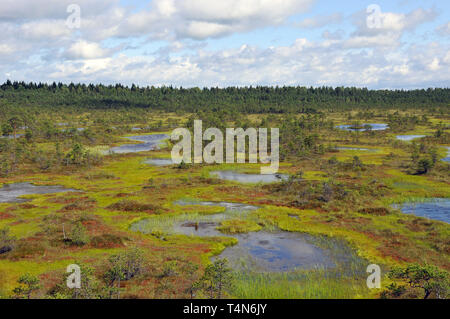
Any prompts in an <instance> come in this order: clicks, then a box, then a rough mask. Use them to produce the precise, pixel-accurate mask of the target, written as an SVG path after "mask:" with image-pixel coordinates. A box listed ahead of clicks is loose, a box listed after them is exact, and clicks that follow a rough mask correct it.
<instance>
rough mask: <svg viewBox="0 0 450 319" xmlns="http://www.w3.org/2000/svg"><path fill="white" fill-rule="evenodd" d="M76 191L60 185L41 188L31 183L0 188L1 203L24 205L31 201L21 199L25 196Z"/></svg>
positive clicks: (7, 185) (6, 185)
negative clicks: (23, 203)
mask: <svg viewBox="0 0 450 319" xmlns="http://www.w3.org/2000/svg"><path fill="white" fill-rule="evenodd" d="M75 191H76V190H74V189H69V188H64V187H62V186H58V185H51V186H40V185H33V184H31V183H14V184H5V185H3V187H0V203H22V202H26V201H29V199H26V198H20V196H23V195H33V194H51V193H62V192H75Z"/></svg>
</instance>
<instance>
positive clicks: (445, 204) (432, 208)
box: [393, 198, 450, 223]
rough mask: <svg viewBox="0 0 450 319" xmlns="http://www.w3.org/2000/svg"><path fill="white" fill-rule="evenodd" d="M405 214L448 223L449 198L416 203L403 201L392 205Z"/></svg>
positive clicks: (449, 217) (449, 211) (449, 219)
mask: <svg viewBox="0 0 450 319" xmlns="http://www.w3.org/2000/svg"><path fill="white" fill-rule="evenodd" d="M393 206H394V207H395V208H398V209H400V210H401V211H402V213H405V214H413V215H416V216H421V217H426V218H429V219H435V220H440V221H443V222H446V223H450V199H449V198H435V199H433V200H429V201H425V202H417V203H403V204H395V205H393Z"/></svg>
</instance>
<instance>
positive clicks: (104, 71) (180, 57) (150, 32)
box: [0, 0, 450, 89]
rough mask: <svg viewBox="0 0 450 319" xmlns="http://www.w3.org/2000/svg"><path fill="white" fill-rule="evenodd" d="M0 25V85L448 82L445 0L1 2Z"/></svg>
mask: <svg viewBox="0 0 450 319" xmlns="http://www.w3.org/2000/svg"><path fill="white" fill-rule="evenodd" d="M78 9H80V10H79V11H78ZM78 17H79V18H80V19H78ZM0 30H1V33H0V82H4V81H5V80H6V79H11V80H18V81H22V80H23V81H36V82H39V81H42V82H53V81H56V82H59V81H61V82H66V83H70V82H84V83H104V84H113V83H117V82H120V83H123V84H127V85H130V84H131V83H135V84H138V85H143V86H146V85H155V86H160V85H174V86H183V87H192V86H199V87H203V86H219V87H224V86H230V85H233V86H235V85H237V86H243V85H304V86H322V85H326V86H341V85H343V86H358V87H369V88H406V89H409V88H422V87H450V2H449V1H413V0H389V1H384V0H383V1H381V0H380V1H376V0H370V1H364V0H343V1H334V0H152V1H148V0H1V5H0Z"/></svg>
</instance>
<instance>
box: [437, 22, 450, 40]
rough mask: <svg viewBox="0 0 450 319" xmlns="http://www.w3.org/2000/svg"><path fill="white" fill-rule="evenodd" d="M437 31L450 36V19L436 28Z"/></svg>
mask: <svg viewBox="0 0 450 319" xmlns="http://www.w3.org/2000/svg"><path fill="white" fill-rule="evenodd" d="M436 31H437V33H438V34H439V35H442V36H447V37H448V36H450V21H449V22H447V23H445V24H443V25H441V26H439V27H438V28H437V29H436Z"/></svg>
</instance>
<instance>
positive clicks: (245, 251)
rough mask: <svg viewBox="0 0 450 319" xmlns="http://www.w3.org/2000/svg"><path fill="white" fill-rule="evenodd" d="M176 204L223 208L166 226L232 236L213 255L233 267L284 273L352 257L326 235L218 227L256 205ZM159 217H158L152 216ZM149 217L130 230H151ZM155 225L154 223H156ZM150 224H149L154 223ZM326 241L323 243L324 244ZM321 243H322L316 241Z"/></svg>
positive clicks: (181, 231)
mask: <svg viewBox="0 0 450 319" xmlns="http://www.w3.org/2000/svg"><path fill="white" fill-rule="evenodd" d="M175 204H178V205H205V206H221V207H225V208H226V210H225V211H224V212H222V213H219V214H210V215H202V216H200V217H199V216H198V215H197V216H196V217H191V216H190V215H189V214H186V215H183V216H181V217H180V219H176V218H175V219H173V220H171V221H170V222H169V223H167V224H166V225H165V226H167V228H166V231H167V232H168V233H171V234H183V235H187V236H199V237H233V238H236V239H237V240H238V243H237V244H236V245H234V246H230V247H227V248H226V249H225V250H224V251H223V252H222V253H221V254H220V255H219V256H217V257H215V258H227V259H228V261H229V262H230V264H231V266H232V267H233V269H235V270H250V271H252V272H287V271H292V270H295V269H313V268H322V269H326V268H334V267H336V262H339V263H343V264H345V263H347V264H349V263H350V262H351V261H352V262H353V261H354V260H355V255H354V253H353V251H352V250H351V249H350V248H349V247H348V246H347V245H345V244H344V243H343V242H341V241H338V240H334V239H331V238H330V239H328V238H327V239H325V237H323V238H322V237H317V236H311V235H308V234H304V233H298V232H286V231H281V230H275V231H267V230H263V231H259V232H250V233H246V234H233V235H230V234H224V233H222V232H220V231H219V230H217V227H218V226H219V225H220V223H221V221H223V220H225V219H227V218H232V217H236V216H239V214H241V215H240V216H242V214H245V213H246V212H247V213H249V212H251V211H252V210H254V209H257V208H258V207H256V206H252V205H247V204H239V203H230V202H194V201H184V200H183V201H177V202H175ZM154 218H158V217H154ZM150 220H151V219H150V218H149V219H143V220H140V221H138V222H137V223H134V224H133V225H132V227H131V229H132V230H135V231H141V232H143V233H151V232H152V230H153V229H152V228H151V227H150V228H149V227H146V223H147V224H148V223H149V221H150ZM155 224H157V223H155ZM155 224H152V225H155ZM324 242H326V245H323V243H324ZM319 243H322V244H319Z"/></svg>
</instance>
